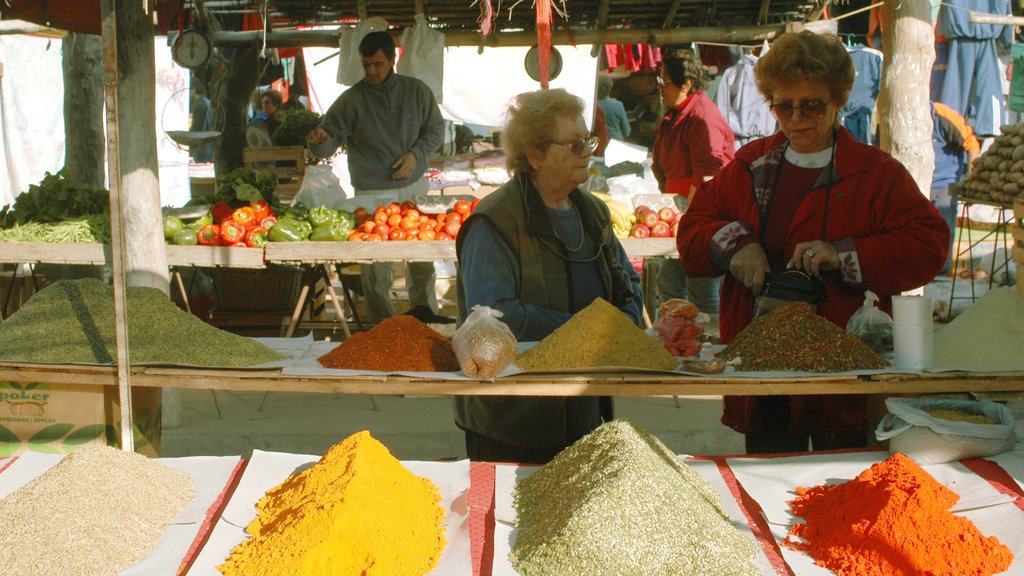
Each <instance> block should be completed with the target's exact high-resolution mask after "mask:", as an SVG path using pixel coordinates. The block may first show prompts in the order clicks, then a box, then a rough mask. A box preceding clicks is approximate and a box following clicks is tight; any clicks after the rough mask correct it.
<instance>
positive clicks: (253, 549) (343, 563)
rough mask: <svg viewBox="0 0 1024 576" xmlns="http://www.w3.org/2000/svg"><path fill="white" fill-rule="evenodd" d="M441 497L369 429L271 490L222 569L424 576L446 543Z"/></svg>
mask: <svg viewBox="0 0 1024 576" xmlns="http://www.w3.org/2000/svg"><path fill="white" fill-rule="evenodd" d="M440 501H441V494H440V491H439V490H438V488H437V486H435V485H434V483H433V482H431V481H430V480H427V479H425V478H420V477H418V476H415V475H414V474H413V473H412V472H409V470H407V469H406V468H405V467H404V466H403V465H402V463H401V462H399V461H398V460H397V459H396V458H395V457H394V456H392V455H391V453H390V452H389V451H388V449H387V448H386V447H384V445H382V444H381V443H380V442H378V441H377V440H375V439H374V438H373V437H372V436H370V433H369V432H367V431H362V432H357V433H356V434H353V435H351V436H349V437H348V438H346V439H345V440H343V441H342V442H340V443H338V444H335V445H334V446H332V447H331V448H330V449H328V451H327V453H326V454H324V456H323V457H322V458H321V459H320V460H319V461H318V462H317V463H316V464H314V465H313V466H311V467H310V468H307V469H305V470H303V471H302V472H299V473H298V474H295V475H294V476H292V477H291V478H289V479H288V480H286V481H284V482H283V483H281V484H280V485H278V486H276V487H274V488H272V489H271V490H269V491H268V492H267V494H266V495H265V496H264V497H263V498H262V499H261V500H260V502H259V504H258V505H257V510H258V515H257V517H256V518H255V519H254V520H253V521H252V522H251V523H250V524H249V527H248V528H246V531H247V532H248V533H249V534H250V535H251V537H250V538H249V539H247V540H245V541H244V542H242V543H241V544H239V545H238V546H237V547H235V549H234V551H232V553H231V556H230V557H229V558H228V559H227V562H225V563H224V564H223V565H221V566H218V567H217V570H219V571H220V572H221V573H222V574H225V575H226V576H278V575H280V574H364V575H366V576H374V575H378V576H384V575H387V576H422V575H423V574H427V573H428V572H430V571H431V570H433V569H434V568H435V567H436V566H437V564H438V562H439V560H440V558H441V553H442V552H443V551H444V548H445V544H446V540H445V536H444V528H443V527H442V526H441V524H442V522H443V520H444V510H443V509H442V508H441V506H440V504H439V503H440Z"/></svg>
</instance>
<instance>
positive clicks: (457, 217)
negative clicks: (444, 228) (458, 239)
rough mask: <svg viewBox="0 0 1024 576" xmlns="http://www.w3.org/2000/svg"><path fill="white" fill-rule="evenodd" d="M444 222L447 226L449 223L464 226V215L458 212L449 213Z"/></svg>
mask: <svg viewBox="0 0 1024 576" xmlns="http://www.w3.org/2000/svg"><path fill="white" fill-rule="evenodd" d="M444 222H445V224H447V223H448V222H457V223H459V224H462V214H459V213H458V212H449V213H448V214H446V215H445V219H444Z"/></svg>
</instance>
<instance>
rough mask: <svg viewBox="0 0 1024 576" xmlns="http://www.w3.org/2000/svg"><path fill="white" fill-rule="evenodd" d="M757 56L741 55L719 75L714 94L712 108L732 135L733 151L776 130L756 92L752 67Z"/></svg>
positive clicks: (766, 105) (769, 109)
mask: <svg viewBox="0 0 1024 576" xmlns="http://www.w3.org/2000/svg"><path fill="white" fill-rule="evenodd" d="M756 63H757V57H756V56H753V55H750V54H744V55H743V56H740V58H739V60H738V61H737V62H736V64H734V65H732V66H730V67H728V68H726V69H725V71H724V72H722V76H721V80H720V81H719V83H718V90H717V91H716V92H715V105H717V106H718V110H719V111H720V112H721V113H722V116H724V117H725V121H726V122H728V123H729V127H730V128H732V131H733V133H734V134H735V135H736V149H737V150H738V149H739V148H740V146H742V145H744V144H746V143H747V142H750V141H752V140H756V139H758V138H762V137H764V136H770V135H772V134H774V133H775V132H776V130H778V123H777V122H776V121H775V116H773V115H772V112H771V108H770V107H769V106H768V101H767V100H765V98H764V95H763V94H761V91H760V90H758V89H757V80H756V79H755V78H754V65H755V64H756Z"/></svg>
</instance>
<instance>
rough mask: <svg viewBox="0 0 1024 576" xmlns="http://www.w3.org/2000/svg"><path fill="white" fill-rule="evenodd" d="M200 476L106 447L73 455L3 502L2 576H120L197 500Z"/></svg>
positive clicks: (0, 510) (0, 519) (0, 528)
mask: <svg viewBox="0 0 1024 576" xmlns="http://www.w3.org/2000/svg"><path fill="white" fill-rule="evenodd" d="M193 493H194V490H193V487H192V479H191V478H190V477H189V476H188V475H186V474H182V473H180V472H176V471H174V470H171V469H170V468H168V467H166V466H164V465H163V464H160V463H158V462H155V461H153V460H149V459H148V458H146V457H145V456H141V455H139V454H133V453H128V452H123V451H121V450H117V449H115V448H109V447H106V446H86V447H83V448H81V449H79V450H78V451H76V452H74V453H72V454H69V455H68V456H66V457H65V458H64V459H63V460H61V461H60V462H59V463H58V464H57V465H56V466H54V467H53V468H51V469H50V470H48V471H46V472H45V473H43V474H42V475H40V476H39V477H37V478H35V479H34V480H32V481H31V482H29V483H27V484H25V485H24V486H22V487H21V488H20V489H18V490H17V491H15V492H13V493H11V494H10V495H9V496H7V497H6V498H4V499H3V500H0V550H4V553H3V554H0V574H4V575H5V576H42V575H45V576H65V575H66V576H93V575H97V576H98V575H103V576H106V575H116V574H119V573H121V572H122V571H123V570H125V569H126V568H129V567H131V566H132V565H134V564H137V563H138V562H139V561H140V560H142V558H144V557H145V556H146V555H147V554H148V553H149V552H150V550H151V549H152V548H153V546H154V544H155V543H156V541H157V539H158V538H159V537H160V536H161V535H162V534H163V532H164V528H165V527H166V526H167V524H168V523H170V521H171V520H173V519H174V518H175V517H176V516H178V515H179V514H180V513H181V512H182V510H184V509H185V506H186V504H188V502H189V501H191V500H192V496H193Z"/></svg>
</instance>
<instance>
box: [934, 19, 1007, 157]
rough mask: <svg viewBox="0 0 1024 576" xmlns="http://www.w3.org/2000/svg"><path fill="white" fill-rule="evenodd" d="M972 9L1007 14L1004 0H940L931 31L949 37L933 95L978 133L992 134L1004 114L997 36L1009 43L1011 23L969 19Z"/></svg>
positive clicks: (995, 131)
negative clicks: (943, 69)
mask: <svg viewBox="0 0 1024 576" xmlns="http://www.w3.org/2000/svg"><path fill="white" fill-rule="evenodd" d="M972 11H973V12H979V13H983V14H996V15H999V16H1010V15H1011V14H1010V2H1009V0H945V1H944V2H943V4H942V8H941V10H940V11H939V19H938V23H937V26H936V30H935V34H936V36H942V37H943V38H944V39H945V40H947V41H948V42H949V59H948V62H947V67H946V74H945V77H944V78H943V82H942V91H941V92H940V94H939V98H938V101H939V102H942V103H943V104H945V105H947V106H949V107H950V108H952V109H954V110H956V111H957V112H959V113H960V115H961V116H963V117H964V118H966V119H967V122H968V124H970V125H971V126H972V127H973V128H974V132H975V134H977V135H978V136H982V137H985V136H995V135H998V134H999V126H1000V125H1001V124H1003V123H1005V118H1006V109H1005V108H1006V100H1005V98H1004V96H1003V81H1002V77H1001V72H1000V69H999V56H998V54H997V51H996V42H997V41H998V42H1001V43H1002V44H1003V45H1004V46H1007V47H1009V46H1011V45H1012V44H1013V27H1012V26H1004V25H996V24H976V23H972V22H971V21H970V14H971V12H972Z"/></svg>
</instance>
